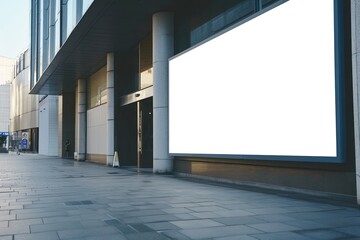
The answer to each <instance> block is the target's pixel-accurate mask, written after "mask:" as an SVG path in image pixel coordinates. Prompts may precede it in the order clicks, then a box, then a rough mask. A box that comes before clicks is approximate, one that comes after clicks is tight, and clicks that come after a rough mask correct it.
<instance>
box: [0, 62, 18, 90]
mask: <svg viewBox="0 0 360 240" xmlns="http://www.w3.org/2000/svg"><path fill="white" fill-rule="evenodd" d="M14 63H15V59H13V58H8V57H1V56H0V85H3V84H10V82H11V80H12V79H13V77H14Z"/></svg>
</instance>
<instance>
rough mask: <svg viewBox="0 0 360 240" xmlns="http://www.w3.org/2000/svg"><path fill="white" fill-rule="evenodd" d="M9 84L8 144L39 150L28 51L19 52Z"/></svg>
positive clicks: (36, 110) (36, 98) (29, 150)
mask: <svg viewBox="0 0 360 240" xmlns="http://www.w3.org/2000/svg"><path fill="white" fill-rule="evenodd" d="M14 69H15V71H14V72H15V77H14V78H13V79H12V81H11V85H10V127H9V130H10V138H11V141H10V144H11V146H12V148H13V149H14V148H15V147H17V148H19V150H21V151H25V152H35V153H37V152H38V151H39V119H38V102H39V96H38V95H30V94H29V91H30V75H29V74H30V51H29V50H26V51H24V52H22V53H21V54H19V57H18V58H17V59H16V63H15V67H14Z"/></svg>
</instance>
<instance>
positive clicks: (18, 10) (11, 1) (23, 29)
mask: <svg viewBox="0 0 360 240" xmlns="http://www.w3.org/2000/svg"><path fill="white" fill-rule="evenodd" d="M29 13H30V0H0V56H3V57H10V58H15V57H16V56H18V55H19V54H20V53H21V52H22V51H24V50H26V49H27V48H28V47H29V44H30V33H29V32H30V31H29V30H30V16H29Z"/></svg>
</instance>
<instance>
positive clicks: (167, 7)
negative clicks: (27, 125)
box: [30, 0, 360, 203]
mask: <svg viewBox="0 0 360 240" xmlns="http://www.w3.org/2000/svg"><path fill="white" fill-rule="evenodd" d="M351 3H353V4H351ZM31 7H32V10H31V57H30V59H31V67H30V79H31V93H32V94H42V95H54V96H58V108H57V109H56V107H55V108H53V109H54V111H55V109H56V111H58V115H57V124H58V133H57V135H56V137H57V139H58V155H59V156H61V157H66V156H67V152H66V151H65V143H66V142H68V141H69V142H70V146H69V151H70V156H74V158H75V159H77V160H87V161H92V162H98V163H102V164H105V165H111V164H112V162H113V158H114V153H115V151H117V152H118V155H119V159H120V165H121V166H132V167H139V168H143V167H150V168H152V169H153V172H154V173H165V172H176V173H179V174H185V175H192V176H197V177H202V178H209V179H216V180H220V181H230V182H242V183H244V182H245V183H249V182H251V183H262V184H270V185H276V186H281V187H288V188H297V189H305V190H311V191H320V192H330V193H334V194H344V195H348V196H351V197H354V198H355V196H357V199H358V201H359V203H360V138H359V135H360V127H359V126H360V119H359V116H360V114H359V112H360V107H359V106H360V101H359V99H360V90H359V89H360V88H359V87H358V85H359V83H358V82H359V81H360V77H359V76H358V74H359V70H358V69H359V68H360V66H359V61H353V60H355V59H356V57H353V58H352V56H355V55H359V54H360V53H359V49H360V47H359V46H360V32H359V29H360V26H359V23H358V21H356V19H357V18H356V17H353V18H351V16H357V15H359V14H360V5H359V4H357V1H356V0H333V1H332V0H317V1H313V0H291V1H285V0H222V1H217V0H199V1H190V0H167V1H163V0H148V1H140V0H139V1H135V0H123V1H117V0H93V1H91V0H90V1H88V0H77V1H75V0H68V1H61V0H54V1H49V0H32V2H31ZM299 9H301V10H299ZM316 26H317V28H315V27H316ZM314 28H315V29H314ZM329 34H330V35H329ZM353 70H354V71H353ZM46 109H48V108H46ZM51 119H55V117H54V116H52V117H51ZM54 121H55V122H56V120H54ZM53 136H55V135H53ZM66 149H68V148H66Z"/></svg>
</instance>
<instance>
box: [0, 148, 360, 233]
mask: <svg viewBox="0 0 360 240" xmlns="http://www.w3.org/2000/svg"><path fill="white" fill-rule="evenodd" d="M17 239H22V240H26V239H29V240H32V239H34V240H35V239H36V240H52V239H55V240H64V239H70V240H96V239H99V240H110V239H111V240H113V239H114V240H116V239H119V240H129V239H136V240H141V239H145V240H152V239H159V240H169V239H178V240H191V239H201V240H205V239H209V240H254V239H275V240H281V239H286V240H289V239H290V240H293V239H294V240H296V239H299V240H303V239H360V208H359V207H358V206H356V205H351V204H349V203H346V204H341V202H340V203H339V202H337V203H334V202H333V201H327V200H326V199H322V198H313V197H306V196H304V195H299V194H291V193H285V194H284V193H283V192H279V191H269V190H268V189H260V188H256V189H249V188H248V187H241V186H240V187H239V186H233V185H225V184H214V183H212V182H206V181H199V180H194V179H187V178H180V177H177V176H173V175H153V174H151V173H149V172H139V173H138V172H136V171H133V170H131V169H122V168H110V167H106V166H102V165H97V164H92V163H87V162H76V161H73V160H65V159H59V158H56V157H46V156H41V155H36V154H21V155H20V156H18V155H11V154H0V240H17Z"/></svg>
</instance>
